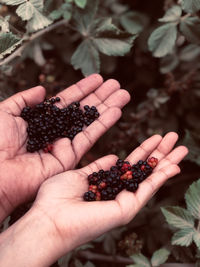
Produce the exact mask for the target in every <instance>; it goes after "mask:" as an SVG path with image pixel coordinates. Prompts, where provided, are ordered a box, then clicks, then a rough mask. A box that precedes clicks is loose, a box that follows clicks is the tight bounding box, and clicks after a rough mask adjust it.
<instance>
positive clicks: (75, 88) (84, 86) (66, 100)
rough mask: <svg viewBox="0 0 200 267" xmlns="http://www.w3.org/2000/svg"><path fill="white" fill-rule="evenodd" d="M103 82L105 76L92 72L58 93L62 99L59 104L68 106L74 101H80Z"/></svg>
mask: <svg viewBox="0 0 200 267" xmlns="http://www.w3.org/2000/svg"><path fill="white" fill-rule="evenodd" d="M102 83H103V78H102V77H101V75H99V74H92V75H90V76H88V77H87V78H84V79H82V80H80V81H79V82H77V83H76V84H74V85H72V86H70V87H68V88H67V89H65V90H63V91H62V92H60V93H59V94H57V96H58V97H60V99H61V101H60V102H59V103H58V104H57V106H59V107H66V106H68V105H69V104H71V103H72V102H74V101H80V100H81V99H83V98H85V97H86V96H87V95H89V94H90V93H91V92H93V91H94V90H96V89H97V88H98V87H99V86H100V85H101V84H102Z"/></svg>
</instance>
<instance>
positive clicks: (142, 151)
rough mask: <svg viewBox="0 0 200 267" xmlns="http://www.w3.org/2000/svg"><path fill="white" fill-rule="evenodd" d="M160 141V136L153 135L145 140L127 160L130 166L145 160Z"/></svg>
mask: <svg viewBox="0 0 200 267" xmlns="http://www.w3.org/2000/svg"><path fill="white" fill-rule="evenodd" d="M161 141H162V137H161V136H160V135H153V136H152V137H150V138H148V139H147V140H145V141H144V142H143V143H142V144H141V145H140V146H139V147H137V148H136V149H135V150H134V151H133V152H132V153H131V154H130V155H129V156H128V157H127V158H126V160H128V161H129V162H131V163H132V164H135V163H137V162H138V161H139V160H145V159H146V158H148V157H149V155H150V154H151V153H152V151H154V150H155V149H156V147H157V146H158V145H159V144H160V142H161Z"/></svg>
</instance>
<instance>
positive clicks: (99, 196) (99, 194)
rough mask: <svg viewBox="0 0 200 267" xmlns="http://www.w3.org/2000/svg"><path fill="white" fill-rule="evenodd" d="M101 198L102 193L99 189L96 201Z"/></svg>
mask: <svg viewBox="0 0 200 267" xmlns="http://www.w3.org/2000/svg"><path fill="white" fill-rule="evenodd" d="M99 200H101V193H100V192H99V191H97V192H96V201H99Z"/></svg>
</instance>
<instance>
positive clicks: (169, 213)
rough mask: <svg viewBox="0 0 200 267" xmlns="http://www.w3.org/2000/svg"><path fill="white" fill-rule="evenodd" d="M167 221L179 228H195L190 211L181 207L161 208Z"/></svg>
mask: <svg viewBox="0 0 200 267" xmlns="http://www.w3.org/2000/svg"><path fill="white" fill-rule="evenodd" d="M161 210H162V213H163V215H164V216H165V219H166V221H167V222H168V223H169V224H171V225H172V226H174V227H177V228H190V227H193V226H194V218H193V217H192V216H191V214H190V213H189V211H187V210H186V209H184V208H181V207H165V208H161Z"/></svg>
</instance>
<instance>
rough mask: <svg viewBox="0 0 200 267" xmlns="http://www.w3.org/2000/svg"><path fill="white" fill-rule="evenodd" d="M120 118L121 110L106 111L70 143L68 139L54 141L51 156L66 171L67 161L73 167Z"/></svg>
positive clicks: (110, 109) (111, 109)
mask: <svg viewBox="0 0 200 267" xmlns="http://www.w3.org/2000/svg"><path fill="white" fill-rule="evenodd" d="M120 117H121V110H120V109H119V108H109V109H107V110H106V111H105V112H104V113H103V114H102V115H101V116H100V117H99V118H98V119H97V120H95V121H94V122H93V123H92V124H91V125H89V126H88V127H87V128H86V129H85V130H84V131H83V132H81V133H79V134H77V135H76V136H75V137H74V139H73V141H72V142H71V141H70V140H69V139H68V138H61V139H59V140H58V141H56V142H55V144H54V148H53V150H52V154H53V155H54V156H55V157H56V158H57V159H58V160H59V161H60V162H61V163H62V164H63V166H64V167H65V169H67V167H68V162H69V161H70V163H71V164H72V165H71V166H73V167H75V165H76V164H77V163H78V161H79V160H80V158H81V157H82V156H83V155H84V154H85V153H86V152H87V151H88V150H89V149H90V148H91V147H92V146H93V145H94V143H95V142H96V141H97V140H98V139H99V137H100V136H101V135H103V134H104V133H105V132H106V131H107V130H108V129H109V128H110V127H111V126H112V125H113V124H115V122H116V121H117V120H118V119H119V118H120ZM70 145H71V146H70ZM66 151H67V155H66Z"/></svg>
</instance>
